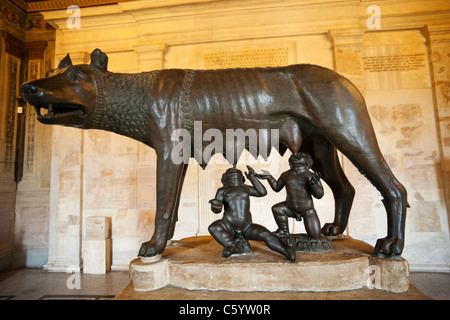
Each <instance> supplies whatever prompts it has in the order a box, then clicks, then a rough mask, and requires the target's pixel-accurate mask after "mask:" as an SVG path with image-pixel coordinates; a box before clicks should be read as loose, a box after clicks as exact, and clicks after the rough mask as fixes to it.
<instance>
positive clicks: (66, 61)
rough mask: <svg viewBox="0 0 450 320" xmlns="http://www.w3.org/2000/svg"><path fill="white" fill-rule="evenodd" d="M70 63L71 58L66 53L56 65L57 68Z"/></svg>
mask: <svg viewBox="0 0 450 320" xmlns="http://www.w3.org/2000/svg"><path fill="white" fill-rule="evenodd" d="M71 65H72V60H70V56H69V54H67V55H66V56H65V57H64V59H62V60H61V62H60V63H59V65H58V69H61V68H65V67H68V66H71Z"/></svg>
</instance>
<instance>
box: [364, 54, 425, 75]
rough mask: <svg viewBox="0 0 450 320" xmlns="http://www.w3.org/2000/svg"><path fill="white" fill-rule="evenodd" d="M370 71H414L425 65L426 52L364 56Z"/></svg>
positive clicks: (365, 68)
mask: <svg viewBox="0 0 450 320" xmlns="http://www.w3.org/2000/svg"><path fill="white" fill-rule="evenodd" d="M363 61H364V70H366V71H368V72H386V71H414V70H418V69H419V68H423V67H425V53H416V54H399V55H389V56H368V57H363Z"/></svg>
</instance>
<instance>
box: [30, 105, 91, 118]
mask: <svg viewBox="0 0 450 320" xmlns="http://www.w3.org/2000/svg"><path fill="white" fill-rule="evenodd" d="M34 108H35V110H36V114H37V117H38V118H39V119H42V118H44V119H50V118H55V117H58V116H62V115H64V116H67V115H75V116H81V117H84V116H87V115H86V110H85V108H84V107H83V106H82V105H79V104H48V105H38V106H34ZM42 109H44V110H42ZM45 111H47V113H44V112H45ZM41 112H42V113H41Z"/></svg>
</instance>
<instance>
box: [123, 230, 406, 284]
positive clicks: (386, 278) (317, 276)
mask: <svg viewBox="0 0 450 320" xmlns="http://www.w3.org/2000/svg"><path fill="white" fill-rule="evenodd" d="M250 245H251V247H252V253H251V254H249V255H239V256H231V257H229V258H226V259H225V258H222V257H221V253H222V249H223V248H222V247H221V246H220V245H219V244H218V243H217V242H216V241H215V240H214V239H213V238H212V237H210V236H202V237H193V238H186V239H182V240H179V241H173V242H172V245H170V246H168V247H166V250H165V251H164V253H163V254H162V258H161V259H160V260H159V261H157V262H154V263H143V262H142V261H141V260H140V259H139V258H138V259H135V260H133V261H131V263H130V269H129V272H130V280H131V282H132V284H133V287H134V290H136V291H150V290H156V289H160V288H162V287H165V286H167V285H172V286H175V287H180V288H185V289H189V290H211V291H217V290H226V291H241V292H247V291H269V292H270V291H314V292H324V291H342V290H355V289H360V288H363V287H367V288H375V289H381V290H387V291H391V292H405V291H407V290H408V288H409V266H408V263H407V262H406V261H405V260H404V259H399V260H390V259H385V258H378V257H374V256H373V255H372V253H373V247H372V246H370V245H368V244H367V243H365V242H362V241H359V240H354V239H351V238H346V239H344V240H338V241H334V242H333V246H334V249H332V250H330V251H328V252H310V253H297V262H295V263H291V262H289V261H288V260H287V259H286V258H285V257H284V256H282V255H280V254H278V253H276V252H273V251H271V250H270V249H268V248H267V247H266V246H265V244H264V243H263V242H257V241H250Z"/></svg>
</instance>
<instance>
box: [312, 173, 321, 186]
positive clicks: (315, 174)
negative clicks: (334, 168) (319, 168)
mask: <svg viewBox="0 0 450 320" xmlns="http://www.w3.org/2000/svg"><path fill="white" fill-rule="evenodd" d="M319 181H320V172H314V175H313V176H312V177H311V178H309V184H316V183H317V182H319Z"/></svg>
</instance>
